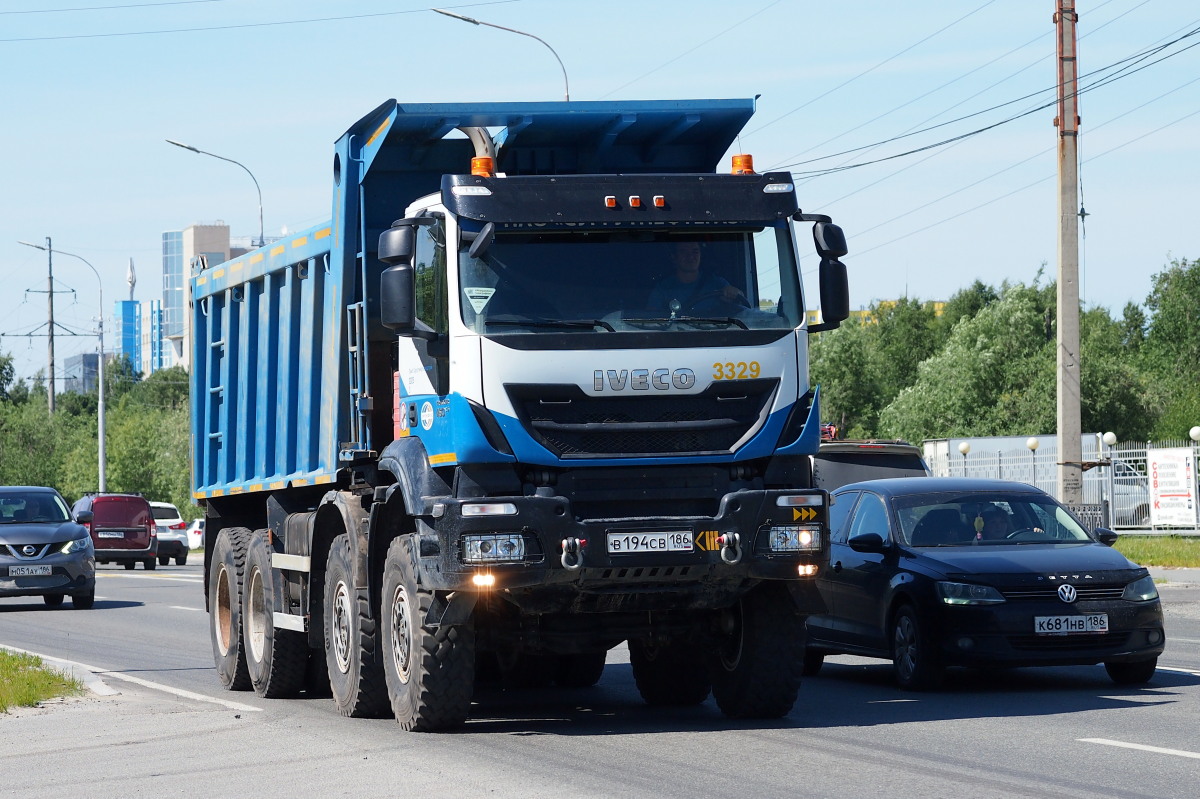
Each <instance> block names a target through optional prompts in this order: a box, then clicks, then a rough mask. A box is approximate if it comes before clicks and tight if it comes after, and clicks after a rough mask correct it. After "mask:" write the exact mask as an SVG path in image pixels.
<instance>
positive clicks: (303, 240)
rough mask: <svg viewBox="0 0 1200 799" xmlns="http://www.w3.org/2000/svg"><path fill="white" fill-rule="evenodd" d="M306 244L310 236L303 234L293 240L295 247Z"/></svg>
mask: <svg viewBox="0 0 1200 799" xmlns="http://www.w3.org/2000/svg"><path fill="white" fill-rule="evenodd" d="M305 244H308V236H301V237H300V238H298V239H296V240H295V241H293V242H292V246H293V247H303V246H304V245H305Z"/></svg>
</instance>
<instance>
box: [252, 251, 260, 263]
mask: <svg viewBox="0 0 1200 799" xmlns="http://www.w3.org/2000/svg"><path fill="white" fill-rule="evenodd" d="M262 259H263V254H262V253H261V252H256V253H254V255H251V256H250V263H252V264H256V263H258V262H259V261H261V260H262Z"/></svg>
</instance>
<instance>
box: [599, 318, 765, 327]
mask: <svg viewBox="0 0 1200 799" xmlns="http://www.w3.org/2000/svg"><path fill="white" fill-rule="evenodd" d="M621 321H622V322H628V323H629V324H631V325H636V324H660V325H663V326H664V327H665V326H666V325H668V324H670V323H671V322H683V323H684V324H688V325H725V326H726V327H728V326H729V325H737V326H738V327H740V328H741V329H742V330H749V329H750V328H749V327H747V325H746V323H745V322H743V321H742V320H741V319H738V318H737V317H736V316H675V317H671V316H658V317H649V318H645V319H622V320H621Z"/></svg>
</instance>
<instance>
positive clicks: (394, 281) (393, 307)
mask: <svg viewBox="0 0 1200 799" xmlns="http://www.w3.org/2000/svg"><path fill="white" fill-rule="evenodd" d="M395 229H396V228H392V230H395ZM408 230H409V231H411V230H412V228H408ZM390 232H391V231H388V233H390ZM383 235H384V236H386V235H387V233H385V234H383ZM380 238H381V239H382V238H383V237H382V236H380ZM379 249H380V250H382V249H383V246H382V242H381V244H380V248H379ZM411 257H412V255H411V253H410V255H409V258H411ZM415 296H416V273H415V272H413V268H412V264H411V263H408V262H407V261H404V262H401V263H397V264H396V265H395V266H392V267H389V268H388V269H385V270H383V274H382V275H380V276H379V316H380V322H382V323H383V325H384V327H389V328H391V329H392V330H395V331H396V332H397V333H399V334H401V335H405V334H411V333H412V331H413V330H415V329H416V326H417V315H416V306H415V303H414V298H415Z"/></svg>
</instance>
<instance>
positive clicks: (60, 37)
mask: <svg viewBox="0 0 1200 799" xmlns="http://www.w3.org/2000/svg"><path fill="white" fill-rule="evenodd" d="M519 2H521V0H490V1H489V2H482V3H464V4H461V5H456V6H446V8H478V7H481V6H495V5H502V4H505V3H519ZM428 10H429V8H428V7H426V6H423V7H421V8H414V9H409V10H406V11H378V12H375V13H371V14H349V15H346V16H339V17H318V18H315V19H289V20H277V21H275V22H245V23H240V24H237V25H207V26H203V27H198V28H167V29H163V30H155V31H117V32H112V33H74V34H62V35H58V36H22V37H15V38H11V39H0V44H7V43H10V42H50V41H62V40H68V39H109V38H115V37H124V36H161V35H164V34H171V33H208V32H211V31H228V30H244V29H248V28H272V27H278V26H282V25H308V24H311V23H314V22H341V21H345V20H353V19H371V18H376V17H394V16H398V15H400V14H423V13H425V12H426V11H428Z"/></svg>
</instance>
